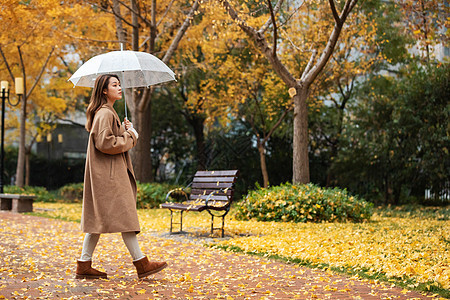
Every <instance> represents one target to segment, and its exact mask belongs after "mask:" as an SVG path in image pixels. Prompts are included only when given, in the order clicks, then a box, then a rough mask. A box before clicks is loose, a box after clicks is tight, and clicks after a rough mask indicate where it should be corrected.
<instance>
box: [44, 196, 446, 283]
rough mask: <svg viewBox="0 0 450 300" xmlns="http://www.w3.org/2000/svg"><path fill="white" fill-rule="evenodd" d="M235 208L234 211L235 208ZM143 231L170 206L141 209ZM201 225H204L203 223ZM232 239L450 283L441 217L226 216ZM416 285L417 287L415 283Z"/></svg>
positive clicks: (74, 215) (74, 217)
mask: <svg viewBox="0 0 450 300" xmlns="http://www.w3.org/2000/svg"><path fill="white" fill-rule="evenodd" d="M35 211H36V212H37V213H36V214H38V215H43V216H47V217H51V218H60V219H64V220H68V221H79V219H80V216H81V204H60V203H36V204H35ZM232 213H233V211H232ZM138 214H139V219H140V221H141V227H142V230H143V231H153V232H167V231H168V228H169V223H170V213H169V211H168V210H162V209H152V210H139V211H138ZM183 223H184V224H185V226H194V224H195V228H189V227H187V228H186V230H187V231H188V232H192V234H194V235H195V234H196V233H198V231H199V230H203V231H204V232H202V233H201V234H204V233H205V232H207V231H208V229H209V225H210V216H209V215H208V214H206V213H188V214H186V216H185V218H184V221H183ZM199 228H201V229H199ZM225 232H226V234H227V235H229V236H231V238H229V239H216V240H214V241H215V242H214V244H215V245H218V246H223V247H226V246H233V247H238V248H240V249H241V250H242V251H245V252H252V253H261V254H266V255H278V256H280V257H284V258H288V259H289V258H290V259H297V260H303V261H307V262H310V263H316V264H327V265H329V266H333V267H349V268H351V269H353V270H363V269H364V270H365V271H366V273H374V274H376V273H382V274H385V275H386V276H387V277H388V278H396V279H400V280H403V281H405V282H406V281H407V280H411V279H412V280H413V281H414V282H416V283H415V284H418V283H427V282H428V283H435V284H438V285H440V286H442V287H443V288H445V289H449V288H450V264H449V257H450V243H449V241H450V221H449V220H447V219H446V218H442V220H440V219H439V218H437V217H426V216H422V215H419V216H413V215H409V216H408V215H393V216H386V215H383V214H382V211H380V210H377V211H376V213H375V214H374V215H373V217H372V218H371V221H370V222H367V223H360V224H354V223H306V224H305V223H276V222H256V221H237V220H235V219H234V218H233V217H232V216H231V217H230V218H227V220H226V224H225ZM411 287H414V284H412V286H411Z"/></svg>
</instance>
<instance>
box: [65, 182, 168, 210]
mask: <svg viewBox="0 0 450 300" xmlns="http://www.w3.org/2000/svg"><path fill="white" fill-rule="evenodd" d="M174 188H175V186H171V185H168V184H160V183H139V182H138V183H137V208H157V207H159V205H160V204H161V203H163V202H164V199H165V198H166V194H167V193H168V192H169V191H170V190H171V189H174ZM58 194H59V197H60V198H61V200H62V201H64V202H82V201H83V183H74V184H68V185H65V186H63V187H61V188H60V189H59V191H58Z"/></svg>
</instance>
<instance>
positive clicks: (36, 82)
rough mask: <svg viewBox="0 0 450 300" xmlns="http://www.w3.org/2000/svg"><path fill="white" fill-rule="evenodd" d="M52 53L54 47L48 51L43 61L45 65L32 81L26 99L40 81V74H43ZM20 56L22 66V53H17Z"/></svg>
mask: <svg viewBox="0 0 450 300" xmlns="http://www.w3.org/2000/svg"><path fill="white" fill-rule="evenodd" d="M53 51H55V47H53V48H52V50H51V51H50V53H49V54H48V56H47V60H46V61H45V63H44V64H43V65H42V68H41V71H40V72H39V75H38V76H37V77H36V79H35V80H34V83H33V85H32V86H31V89H30V90H29V91H28V93H27V98H28V97H29V96H30V95H31V93H32V92H33V90H34V88H35V87H36V85H37V84H38V82H39V80H41V77H42V74H44V71H45V68H46V67H47V64H48V62H49V60H50V57H51V56H52V54H53ZM19 54H20V61H21V63H22V65H23V61H22V53H21V51H19Z"/></svg>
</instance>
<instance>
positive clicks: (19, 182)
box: [16, 91, 27, 187]
mask: <svg viewBox="0 0 450 300" xmlns="http://www.w3.org/2000/svg"><path fill="white" fill-rule="evenodd" d="M25 95H26V94H25V91H24V95H23V97H22V109H21V110H20V138H19V154H18V157H17V168H16V186H18V187H23V185H24V182H23V181H24V167H25V134H26V120H27V118H26V115H27V97H26V96H25Z"/></svg>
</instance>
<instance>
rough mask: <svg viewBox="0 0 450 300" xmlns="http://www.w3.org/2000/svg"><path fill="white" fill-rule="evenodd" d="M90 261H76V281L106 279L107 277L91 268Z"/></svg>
mask: <svg viewBox="0 0 450 300" xmlns="http://www.w3.org/2000/svg"><path fill="white" fill-rule="evenodd" d="M91 265H92V261H90V260H89V261H79V260H77V275H76V276H75V278H76V279H97V278H108V275H107V274H106V273H104V272H100V271H98V270H96V269H94V268H92V267H91Z"/></svg>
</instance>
